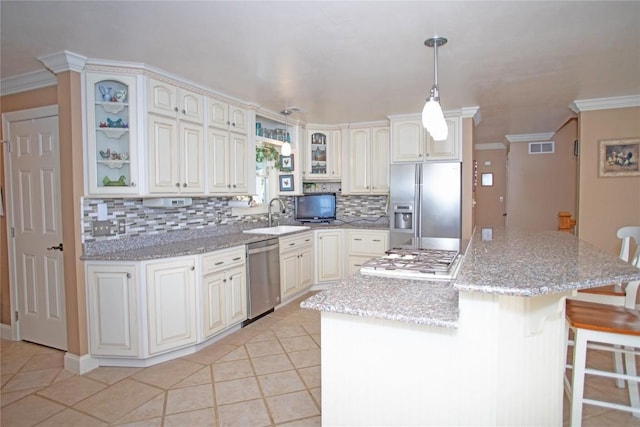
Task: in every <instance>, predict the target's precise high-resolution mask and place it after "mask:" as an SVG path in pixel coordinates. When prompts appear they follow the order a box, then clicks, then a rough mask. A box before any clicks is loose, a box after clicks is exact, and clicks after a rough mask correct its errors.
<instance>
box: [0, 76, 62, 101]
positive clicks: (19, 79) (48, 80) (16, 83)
mask: <svg viewBox="0 0 640 427" xmlns="http://www.w3.org/2000/svg"><path fill="white" fill-rule="evenodd" d="M56 84H58V79H57V78H56V76H55V75H53V74H52V73H51V71H48V70H38V71H31V72H29V73H24V74H20V75H17V76H12V77H7V78H4V79H2V80H0V96H4V95H11V94H14V93H20V92H26V91H28V90H34V89H40V88H43V87H48V86H55V85H56Z"/></svg>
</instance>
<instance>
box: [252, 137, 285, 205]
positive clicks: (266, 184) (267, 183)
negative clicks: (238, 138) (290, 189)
mask: <svg viewBox="0 0 640 427" xmlns="http://www.w3.org/2000/svg"><path fill="white" fill-rule="evenodd" d="M279 159H280V151H279V147H277V146H275V145H272V144H268V143H267V144H263V145H260V146H257V147H256V195H255V197H254V200H255V201H256V203H258V204H259V205H261V204H267V203H269V200H271V199H272V198H273V197H276V196H277V194H278V169H277V162H278V161H279Z"/></svg>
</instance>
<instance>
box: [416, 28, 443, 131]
mask: <svg viewBox="0 0 640 427" xmlns="http://www.w3.org/2000/svg"><path fill="white" fill-rule="evenodd" d="M446 42H447V39H446V38H444V37H433V38H430V39H427V40H425V42H424V44H425V45H426V46H429V47H432V48H433V58H434V60H433V69H434V83H433V86H432V87H431V92H430V94H429V98H428V99H427V102H426V104H424V108H423V110H422V125H423V126H424V127H425V129H427V131H428V132H429V134H430V135H431V137H432V138H433V139H434V140H435V141H444V140H445V139H447V136H448V134H449V129H448V128H447V122H446V121H445V120H444V114H443V113H442V107H441V106H440V92H439V91H438V46H442V45H443V44H445V43H446Z"/></svg>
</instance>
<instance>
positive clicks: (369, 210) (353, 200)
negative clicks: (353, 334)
mask: <svg viewBox="0 0 640 427" xmlns="http://www.w3.org/2000/svg"><path fill="white" fill-rule="evenodd" d="M231 199H232V198H231V197H193V198H192V200H193V204H192V205H191V206H188V207H178V208H148V207H145V206H143V205H142V199H141V198H137V199H111V198H110V199H97V198H96V199H90V198H84V199H83V201H82V218H83V221H82V241H83V242H97V241H101V240H111V239H119V238H122V237H129V236H144V235H153V234H161V233H168V232H172V231H177V230H197V229H202V228H204V227H211V226H213V227H217V226H223V225H241V226H245V225H247V226H249V224H251V223H256V224H261V223H265V222H266V221H267V215H266V214H256V215H243V216H234V215H233V214H232V208H231V207H229V201H230V200H231ZM282 200H283V201H284V202H285V205H286V207H287V212H286V213H285V214H284V215H280V217H279V219H280V221H281V222H293V221H294V219H293V210H294V198H293V197H282ZM99 204H105V205H106V211H107V220H109V221H112V222H113V223H114V224H115V223H116V222H117V221H119V220H123V221H124V224H125V226H126V232H125V233H123V234H118V235H115V236H109V237H94V236H93V235H92V223H93V221H94V220H96V219H97V218H98V205H99ZM386 210H387V196H342V195H338V197H337V205H336V211H337V215H336V216H337V217H338V220H339V221H341V222H346V223H349V222H362V221H372V222H378V221H380V222H387V221H388V217H387V212H386ZM274 213H275V209H274Z"/></svg>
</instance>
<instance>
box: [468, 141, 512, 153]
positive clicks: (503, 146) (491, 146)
mask: <svg viewBox="0 0 640 427" xmlns="http://www.w3.org/2000/svg"><path fill="white" fill-rule="evenodd" d="M473 149H474V150H477V151H482V150H506V149H507V146H506V144H503V143H502V142H491V143H488V144H476V145H474V146H473Z"/></svg>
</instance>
